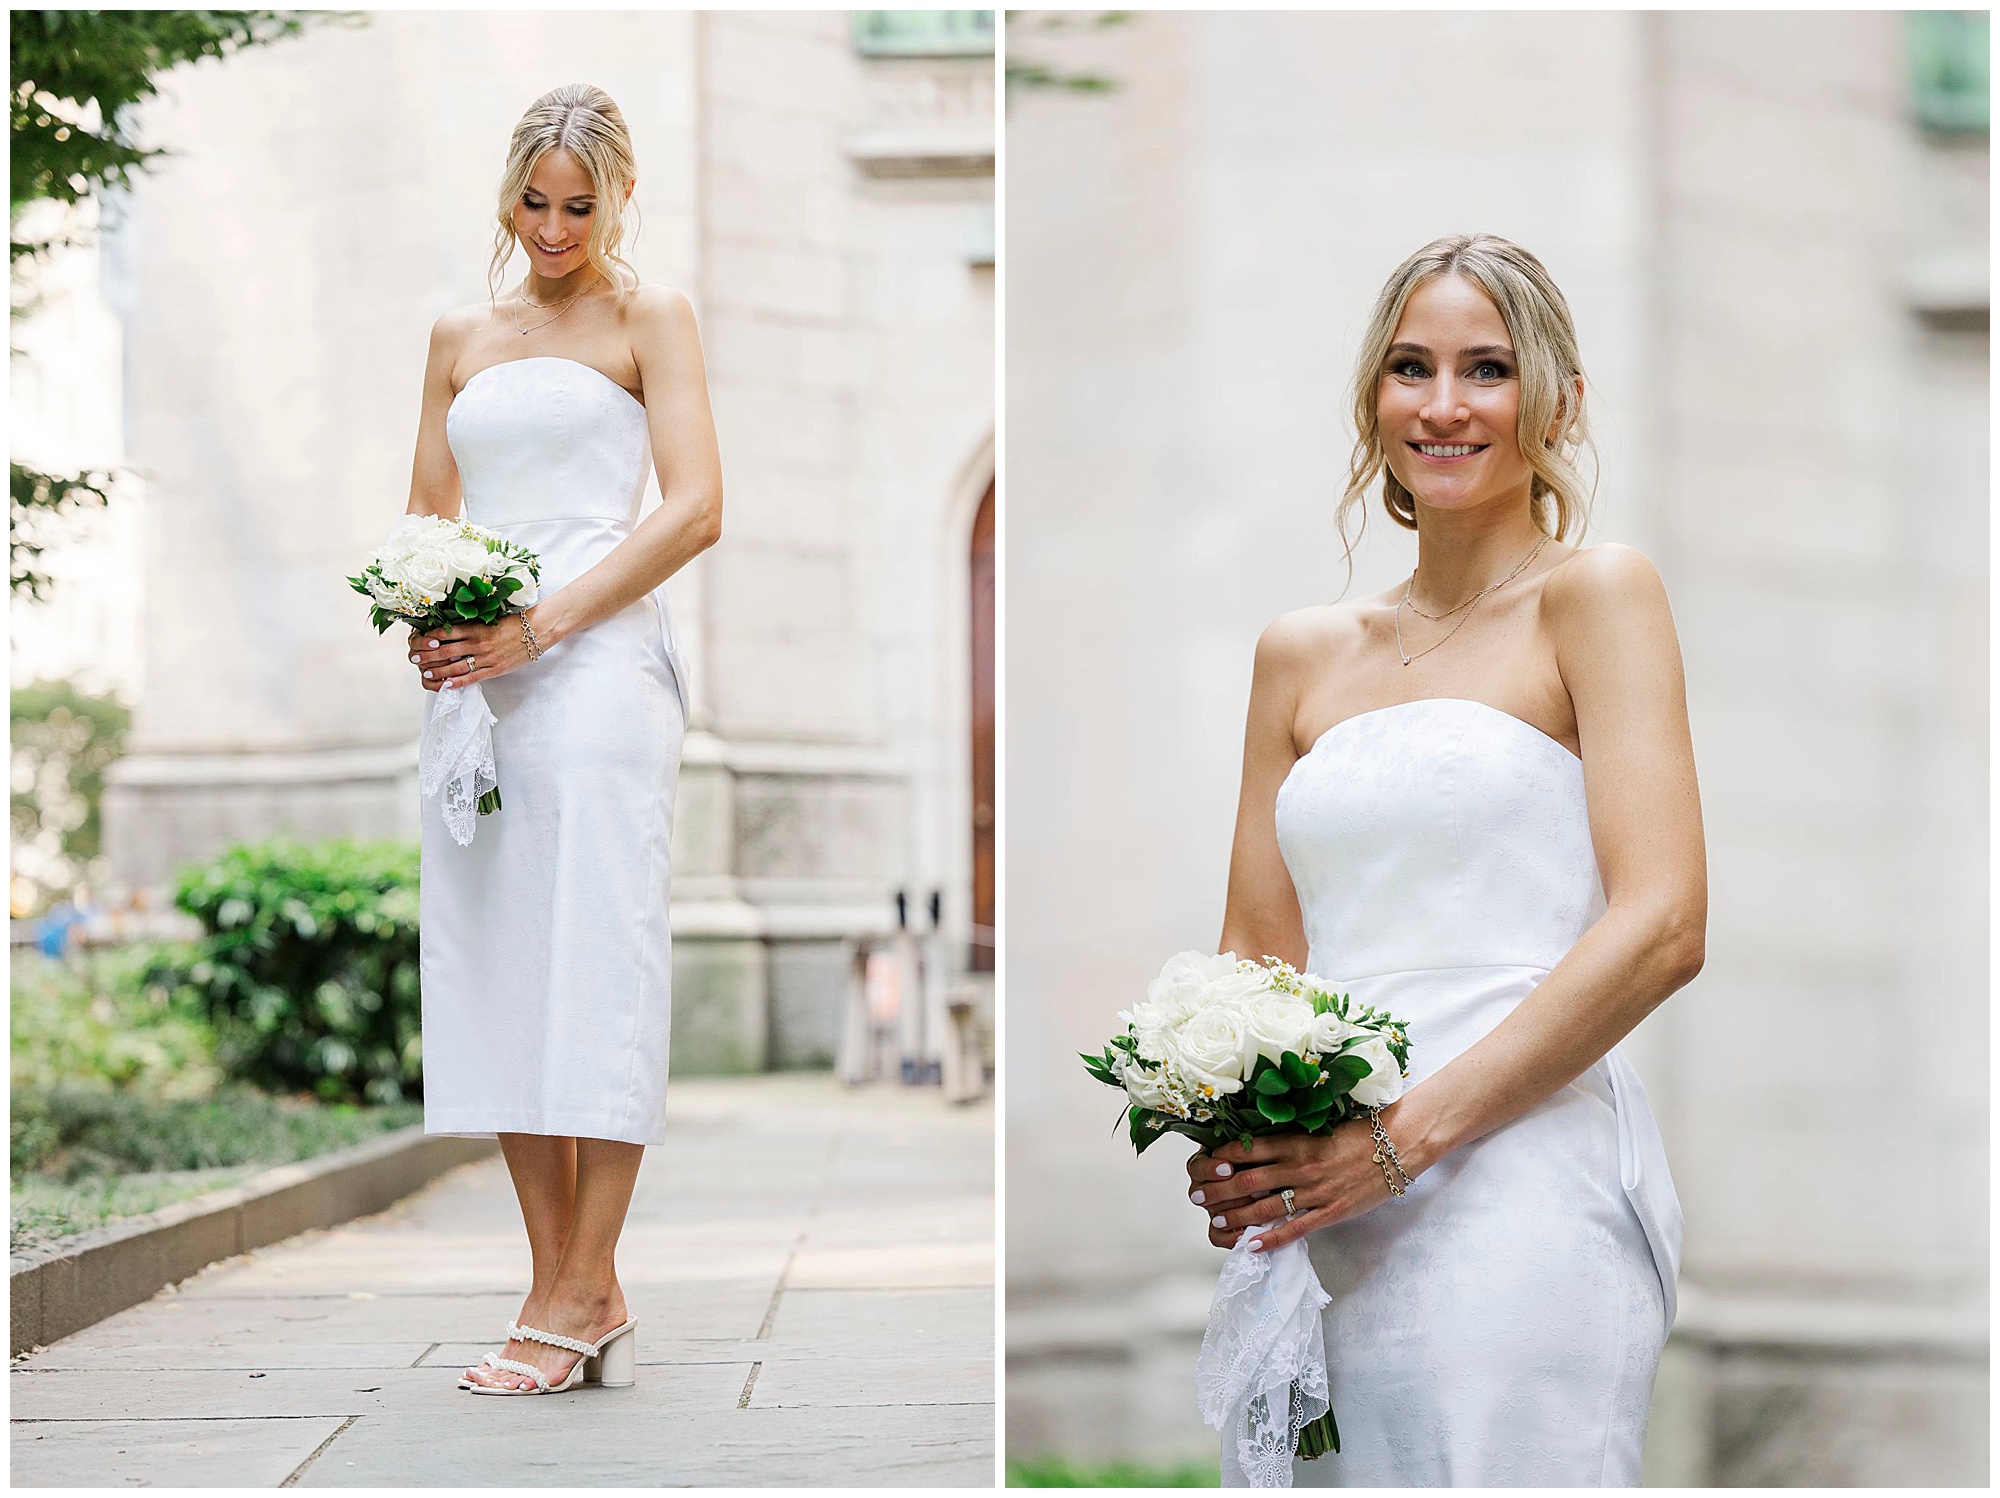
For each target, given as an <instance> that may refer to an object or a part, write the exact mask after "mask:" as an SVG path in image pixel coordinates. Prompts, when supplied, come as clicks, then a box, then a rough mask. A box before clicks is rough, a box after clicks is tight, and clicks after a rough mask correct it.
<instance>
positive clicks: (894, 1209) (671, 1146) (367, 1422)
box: [11, 1075, 995, 1487]
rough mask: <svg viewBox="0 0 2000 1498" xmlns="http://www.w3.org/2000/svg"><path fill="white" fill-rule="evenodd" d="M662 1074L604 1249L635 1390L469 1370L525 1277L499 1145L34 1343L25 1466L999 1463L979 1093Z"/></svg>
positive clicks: (126, 1473)
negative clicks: (627, 1323) (649, 1143)
mask: <svg viewBox="0 0 2000 1498" xmlns="http://www.w3.org/2000/svg"><path fill="white" fill-rule="evenodd" d="M667 1095H668V1112H669V1121H668V1143H667V1144H665V1145H661V1146H657V1147H655V1148H653V1149H649V1150H648V1151H647V1152H646V1162H645V1166H644V1168H643V1169H642V1170H641V1172H640V1175H639V1184H638V1189H637V1191H636V1192H635V1194H634V1197H633V1202H632V1212H631V1217H630V1219H629V1220H628V1223H627V1226H626V1231H625V1237H624V1241H623V1244H622V1246H621V1248H620V1250H619V1276H620V1279H621V1280H622V1281H623V1283H624V1286H625V1294H626V1297H627V1300H628V1301H629V1303H630V1305H631V1308H632V1312H633V1314H634V1315H635V1316H637V1317H638V1319H639V1327H638V1332H637V1335H638V1337H639V1349H638V1350H639V1377H638V1384H637V1386H636V1387H635V1388H631V1389H604V1388H598V1387H591V1388H587V1389H584V1390H582V1391H581V1392H577V1393H571V1394H564V1395H558V1396H554V1397H525V1398H511V1399H510V1398H489V1397H478V1396H474V1395H471V1394H466V1393H463V1392H461V1391H460V1390H459V1389H458V1388H457V1387H456V1381H457V1376H458V1370H459V1369H461V1368H462V1367H464V1366H465V1365H466V1364H467V1363H468V1362H472V1361H476V1360H477V1358H478V1357H479V1354H480V1353H482V1352H484V1351H487V1350H489V1349H494V1348H497V1347H498V1346H499V1343H500V1338H501V1336H502V1335H503V1329H504V1327H505V1325H506V1323H507V1321H508V1320H509V1319H510V1318H512V1317H513V1316H514V1315H515V1313H516V1312H517V1311H518V1310H519V1308H520V1300H521V1295H522V1293H523V1291H524V1289H525V1287H526V1285H527V1277H528V1254H527V1246H526V1243H525V1242H524V1241H523V1240H522V1239H521V1235H520V1224H519V1219H518V1217H517V1215H516V1210H515V1207H514V1201H513V1193H512V1188H511V1187H510V1186H509V1184H508V1180H507V1174H506V1167H505V1166H504V1165H503V1164H502V1163H501V1161H500V1160H499V1159H498V1157H497V1156H496V1157H495V1158H494V1159H492V1160H490V1161H483V1162H480V1163H477V1164H473V1165H467V1166H461V1167H460V1168H458V1169H457V1170H455V1171H452V1172H450V1173H449V1174H447V1175H445V1176H443V1177H441V1178H440V1179H439V1180H437V1181H436V1182H434V1183H432V1185H430V1186H429V1187H427V1188H426V1189H425V1190H423V1191H421V1192H419V1193H418V1194H417V1195H415V1196H412V1197H409V1198H407V1199H406V1200H404V1201H403V1202H401V1203H399V1204H398V1205H397V1206H396V1207H394V1208H392V1209H391V1210H389V1211H388V1212H384V1213H381V1214H380V1215H378V1216H375V1217H369V1218H362V1219H359V1220H357V1221H355V1222H352V1223H348V1224H346V1225H345V1226H343V1227H339V1228H334V1229H331V1230H329V1231H325V1232H317V1233H308V1234H304V1235H302V1236H300V1237H298V1238H294V1239H290V1240H288V1241H287V1242H285V1243H281V1244H277V1245H274V1246H272V1247H270V1248H266V1249H261V1250H259V1251H257V1252H255V1253H251V1254H245V1255H242V1256H241V1257H239V1258H236V1259H231V1260H228V1261H226V1262H224V1263H221V1264H216V1265H212V1266H210V1267H209V1268H208V1269H207V1270H206V1271H204V1272H203V1273H201V1274H199V1275H197V1276H195V1277H194V1278H193V1279H190V1280H187V1281H184V1282H183V1283H182V1284H181V1285H180V1286H179V1287H177V1288H173V1287H170V1288H169V1289H167V1290H164V1291H162V1292H161V1293H160V1294H159V1295H157V1296H155V1297H154V1298H153V1299H152V1300H150V1301H147V1302H145V1303H144V1304H141V1305H138V1306H134V1307H133V1308H132V1309H130V1310H128V1311H124V1312H121V1313H120V1314H118V1315H116V1316H113V1317H111V1318H110V1319H109V1320H107V1321H103V1322H100V1323H98V1324H97V1325H96V1326H92V1327H88V1328H86V1329H85V1330H83V1331H81V1332H78V1333H77V1334H76V1335H74V1336H72V1337H68V1338H65V1339H64V1340H63V1341H61V1342H58V1343H56V1344H55V1345H54V1346H52V1347H49V1348H47V1349H45V1350H43V1351H41V1352H39V1353H32V1354H28V1355H26V1356H24V1357H22V1358H19V1359H17V1360H16V1361H15V1363H14V1365H13V1370H12V1374H11V1391H12V1410H11V1414H12V1423H13V1443H12V1444H13V1485H14V1486H16V1487H23V1486H31V1487H48V1486H65V1487H68V1486H107V1487H137V1486H145V1485H159V1486H188V1487H274V1486H279V1485H291V1484H297V1485H300V1486H306V1487H341V1486H362V1487H407V1486H445V1485H449V1486H453V1487H475V1486H487V1485H505V1486H510V1487H519V1486H531V1485H534V1486H540V1485H577V1486H587V1487H602V1486H625V1487H637V1486H645V1487H655V1486H681V1485H694V1486H710V1485H713V1486H718V1487H753V1486H765V1485H771V1486H779V1485H815V1486H817V1485H830V1486H853V1485H863V1484H867V1485H883V1484H886V1485H897V1486H901V1485H914V1484H943V1485H950V1486H978V1487H986V1486H990V1485H991V1484H992V1482H993V1475H994V1466H993V1462H994V1370H995V1355H994V1297H993V1113H992V1109H991V1106H990V1104H986V1103H982V1104H979V1105H976V1106H974V1107H972V1108H969V1109H968V1108H951V1107H948V1106H947V1105H946V1104H945V1103H943V1102H942V1101H941V1100H940V1098H939V1096H938V1094H937V1091H936V1090H935V1089H908V1090H906V1089H902V1088H895V1087H877V1088H870V1089H863V1090H859V1091H853V1092H849V1091H847V1090H845V1089H843V1088H841V1087H840V1086H839V1085H838V1084H837V1083H835V1082H833V1081H831V1080H830V1079H828V1078H826V1077H823V1076H817V1075H813V1076H801V1075H793V1076H774V1077H757V1078H749V1079H730V1080H722V1079H707V1078H698V1079H692V1080H685V1081H682V1080H676V1081H674V1082H673V1083H672V1084H671V1085H670V1086H669V1088H668V1094H667Z"/></svg>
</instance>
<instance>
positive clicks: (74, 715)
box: [7, 681, 132, 894]
mask: <svg viewBox="0 0 2000 1498" xmlns="http://www.w3.org/2000/svg"><path fill="white" fill-rule="evenodd" d="M8 717H9V722H8V728H9V737H10V738H11V740H12V776H11V778H12V782H13V784H12V788H11V793H10V796H9V800H8V806H7V820H8V822H9V823H10V828H9V830H10V831H11V832H12V834H13V853H14V856H13V867H14V871H15V872H16V873H25V874H27V875H28V876H29V877H30V878H32V879H33V880H34V881H35V883H36V884H37V885H38V886H39V887H40V888H41V889H42V890H43V891H44V892H55V893H65V894H66V893H68V892H69V891H70V890H71V889H73V888H74V887H75V885H76V884H77V883H78V881H80V880H82V879H84V878H86V877H89V876H90V874H91V871H92V866H93V865H94V864H96V862H97V860H98V859H99V858H100V857H101V855H102V854H103V851H104V833H103V823H102V819H101V816H100V808H101V803H102V800H103V795H104V772H105V770H106V769H107V768H109V767H110V765H111V762H112V761H113V760H115V759H117V758H118V756H119V755H120V754H121V753H123V752H124V745H125V733H126V730H127V729H128V728H129V727H130V725H131V721H132V715H131V713H130V712H129V711H128V710H127V709H126V708H125V706H124V704H122V703H120V702H119V701H117V700H116V699H115V698H111V697H92V696H90V695H89V694H87V693H84V692H79V691H78V690H77V689H76V688H75V687H74V686H72V685H70V683H68V682H66V681H48V682H36V683H35V684H34V685H33V686H29V687H21V688H18V689H16V690H15V691H14V692H13V694H12V700H11V703H10V711H9V714H8Z"/></svg>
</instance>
